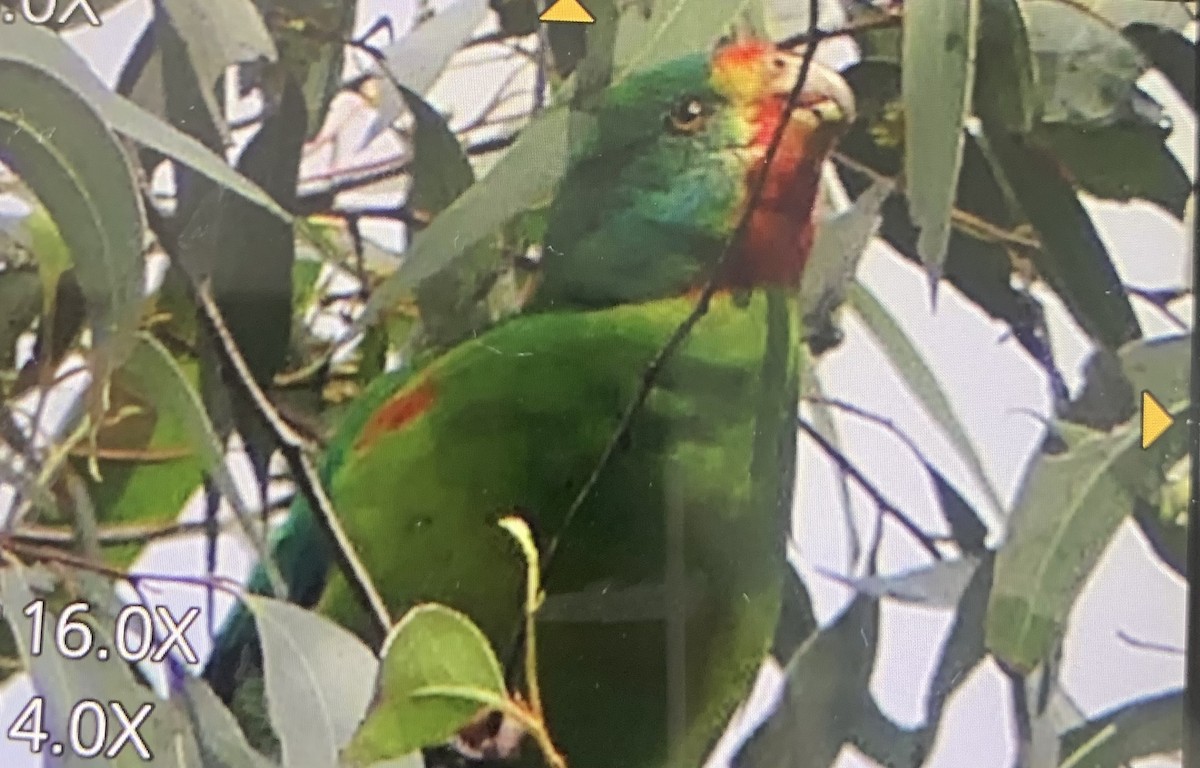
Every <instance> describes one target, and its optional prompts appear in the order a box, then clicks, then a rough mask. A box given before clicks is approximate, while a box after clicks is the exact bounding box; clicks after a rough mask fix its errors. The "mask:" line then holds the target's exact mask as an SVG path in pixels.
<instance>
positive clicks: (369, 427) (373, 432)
mask: <svg viewBox="0 0 1200 768" xmlns="http://www.w3.org/2000/svg"><path fill="white" fill-rule="evenodd" d="M436 400H437V392H436V390H435V389H434V386H433V382H432V381H430V380H429V379H428V378H426V379H425V380H424V381H422V382H421V383H420V384H418V385H417V386H415V387H411V388H405V389H404V391H402V392H400V393H399V394H397V395H396V396H394V397H393V398H392V399H391V400H388V401H387V402H386V403H384V404H383V405H381V406H380V407H379V409H378V410H376V411H375V413H374V414H372V415H371V418H370V419H369V420H368V421H367V423H366V424H365V425H364V426H363V429H362V432H361V433H360V434H359V437H358V440H357V441H356V442H355V443H354V447H355V448H356V449H359V450H361V449H365V448H370V447H371V445H372V444H374V443H375V441H376V440H378V439H379V438H381V437H383V436H384V435H386V434H388V433H389V432H395V431H396V430H398V429H400V428H402V427H403V426H404V425H405V424H408V423H409V422H410V421H412V420H413V419H415V418H417V417H418V416H420V415H421V414H422V413H425V412H426V411H428V410H429V408H430V407H431V406H432V405H433V404H434V402H435V401H436Z"/></svg>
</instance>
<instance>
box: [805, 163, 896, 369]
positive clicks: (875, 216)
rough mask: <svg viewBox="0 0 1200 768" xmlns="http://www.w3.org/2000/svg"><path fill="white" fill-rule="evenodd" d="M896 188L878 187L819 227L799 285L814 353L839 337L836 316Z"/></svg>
mask: <svg viewBox="0 0 1200 768" xmlns="http://www.w3.org/2000/svg"><path fill="white" fill-rule="evenodd" d="M893 188H894V185H893V184H892V183H891V182H882V181H880V182H876V183H874V184H873V185H872V186H870V187H868V188H867V189H866V191H864V192H863V193H862V194H861V195H859V196H858V197H857V198H856V199H855V200H854V202H853V203H852V204H851V206H850V207H849V208H847V209H846V210H844V211H841V212H839V213H838V214H837V215H836V216H832V217H830V218H828V219H826V220H825V221H823V222H821V226H820V227H818V228H817V234H816V238H815V240H814V241H813V247H812V251H811V253H810V254H809V258H808V262H807V263H806V265H805V268H804V278H803V282H802V283H801V285H800V307H801V308H802V311H803V313H804V332H805V335H806V336H807V338H808V340H809V346H810V347H811V348H812V349H813V352H814V353H816V354H820V353H821V352H822V351H823V350H824V348H826V346H828V345H829V344H832V343H836V340H837V339H839V338H840V336H841V332H840V331H839V330H838V329H837V328H836V327H835V319H834V313H835V312H836V310H837V309H838V308H839V307H841V306H842V304H843V303H844V302H845V300H846V291H847V289H848V288H849V286H850V284H851V283H853V282H854V274H855V273H856V272H857V271H858V265H859V263H860V262H861V261H862V255H863V252H864V251H865V250H866V248H867V245H868V244H869V243H870V242H871V238H872V237H873V236H874V235H875V232H876V230H877V229H878V228H879V218H880V211H881V209H882V207H883V204H884V202H886V201H887V199H888V197H889V196H891V194H892V190H893ZM822 342H824V343H822Z"/></svg>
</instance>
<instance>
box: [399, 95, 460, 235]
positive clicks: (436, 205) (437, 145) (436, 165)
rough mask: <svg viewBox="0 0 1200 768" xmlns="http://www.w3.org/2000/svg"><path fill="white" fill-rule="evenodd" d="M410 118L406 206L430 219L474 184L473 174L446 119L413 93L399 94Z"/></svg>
mask: <svg viewBox="0 0 1200 768" xmlns="http://www.w3.org/2000/svg"><path fill="white" fill-rule="evenodd" d="M400 95H401V97H402V98H403V99H404V103H405V105H406V106H407V107H408V111H409V112H410V113H411V114H412V116H413V122H414V126H413V136H412V145H413V160H412V168H411V171H410V172H411V174H412V179H413V182H412V189H410V190H409V193H408V200H407V201H406V202H407V205H408V207H409V209H411V210H413V211H420V212H421V213H422V214H427V215H429V216H434V215H436V214H438V213H441V212H442V211H443V210H445V208H446V206H448V205H450V204H451V203H453V202H454V201H455V200H457V199H458V197H459V195H461V194H462V193H463V192H465V191H466V190H467V189H468V188H470V186H471V185H472V184H474V183H475V172H474V170H472V168H471V162H470V161H469V160H468V159H467V155H466V153H465V152H463V148H462V144H460V143H459V141H458V137H457V136H455V135H454V133H453V132H452V131H451V130H450V127H449V126H448V125H446V119H445V118H444V117H442V115H441V114H440V113H438V111H437V110H436V109H434V108H433V107H431V106H430V105H429V103H428V102H426V101H425V100H424V99H423V98H421V97H420V96H419V95H418V93H417V92H416V91H412V90H409V89H407V88H405V89H403V90H401V93H400Z"/></svg>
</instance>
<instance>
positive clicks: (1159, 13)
mask: <svg viewBox="0 0 1200 768" xmlns="http://www.w3.org/2000/svg"><path fill="white" fill-rule="evenodd" d="M1075 2H1076V4H1078V5H1079V6H1080V7H1083V8H1086V9H1088V10H1089V11H1091V12H1092V13H1094V14H1095V15H1097V16H1099V17H1100V18H1102V19H1104V20H1105V21H1107V22H1108V23H1109V24H1111V25H1113V26H1114V27H1118V28H1121V27H1126V26H1128V25H1129V24H1133V23H1135V22H1141V23H1143V24H1154V25H1156V26H1159V27H1164V28H1166V29H1171V30H1175V31H1177V32H1178V31H1181V30H1183V29H1184V28H1185V27H1187V25H1188V24H1190V23H1191V22H1192V21H1194V20H1195V18H1194V14H1195V5H1194V4H1193V6H1192V9H1189V8H1188V3H1187V2H1184V1H1183V0H1165V2H1148V3H1147V2H1130V0H1075Z"/></svg>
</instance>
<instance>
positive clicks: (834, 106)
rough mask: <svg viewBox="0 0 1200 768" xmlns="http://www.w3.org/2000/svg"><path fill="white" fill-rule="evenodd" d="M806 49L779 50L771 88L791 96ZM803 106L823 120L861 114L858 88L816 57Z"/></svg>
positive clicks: (849, 118)
mask: <svg viewBox="0 0 1200 768" xmlns="http://www.w3.org/2000/svg"><path fill="white" fill-rule="evenodd" d="M803 63H804V55H803V53H794V52H791V51H782V50H781V51H779V52H778V53H777V54H775V59H774V60H773V61H772V62H771V64H772V71H771V89H772V90H773V91H774V92H775V93H777V94H779V95H782V96H787V95H789V94H790V93H791V92H792V89H793V88H794V87H795V85H796V80H797V79H798V78H799V77H800V71H801V69H802V67H803ZM800 107H801V108H804V109H806V110H808V111H809V112H811V113H812V114H814V115H815V116H816V117H817V118H818V119H820V120H821V121H822V122H826V123H843V124H849V123H852V122H854V119H855V117H856V115H857V112H856V110H855V101H854V91H852V90H851V89H850V85H849V84H848V83H847V82H846V81H845V80H844V79H843V78H842V76H841V75H840V74H838V73H837V72H836V71H835V70H833V69H830V68H829V67H827V66H825V65H824V64H821V63H820V62H817V61H813V62H812V63H811V64H810V65H809V67H808V72H807V73H806V76H805V78H804V88H803V89H802V90H801V91H800Z"/></svg>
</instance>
